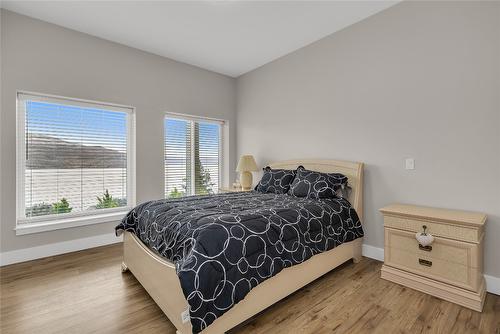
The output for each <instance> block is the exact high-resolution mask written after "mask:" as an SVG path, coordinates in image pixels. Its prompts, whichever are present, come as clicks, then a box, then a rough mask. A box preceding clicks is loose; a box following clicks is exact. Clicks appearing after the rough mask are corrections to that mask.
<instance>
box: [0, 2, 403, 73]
mask: <svg viewBox="0 0 500 334" xmlns="http://www.w3.org/2000/svg"><path fill="white" fill-rule="evenodd" d="M397 2H399V1H373V0H372V1H354V0H350V1H3V2H1V4H2V7H3V8H5V9H8V10H11V11H14V12H17V13H20V14H24V15H28V16H31V17H34V18H38V19H40V20H43V21H47V22H51V23H55V24H58V25H61V26H63V27H67V28H70V29H74V30H77V31H81V32H84V33H87V34H90V35H94V36H97V37H101V38H104V39H107V40H110V41H114V42H118V43H121V44H125V45H128V46H131V47H134V48H137V49H141V50H144V51H148V52H151V53H154V54H157V55H160V56H164V57H168V58H172V59H175V60H178V61H181V62H185V63H188V64H192V65H195V66H199V67H202V68H205V69H208V70H212V71H215V72H219V73H222V74H226V75H229V76H232V77H237V76H239V75H241V74H243V73H246V72H248V71H251V70H253V69H255V68H257V67H259V66H261V65H264V64H266V63H268V62H270V61H272V60H274V59H276V58H279V57H281V56H283V55H285V54H288V53H290V52H292V51H294V50H297V49H299V48H301V47H303V46H305V45H307V44H310V43H312V42H314V41H316V40H318V39H321V38H322V37H325V36H327V35H329V34H331V33H334V32H335V31H338V30H340V29H342V28H345V27H346V26H349V25H351V24H353V23H355V22H358V21H361V20H363V19H365V18H366V17H368V16H370V15H373V14H375V13H377V12H379V11H381V10H384V9H386V8H388V7H390V6H392V5H394V4H396V3H397Z"/></svg>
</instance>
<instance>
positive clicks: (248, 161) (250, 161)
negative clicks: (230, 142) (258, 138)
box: [236, 155, 259, 172]
mask: <svg viewBox="0 0 500 334" xmlns="http://www.w3.org/2000/svg"><path fill="white" fill-rule="evenodd" d="M258 170H259V169H258V168H257V164H256V163H255V159H254V158H253V155H242V156H241V158H240V161H239V162H238V167H236V171H237V172H256V171H258Z"/></svg>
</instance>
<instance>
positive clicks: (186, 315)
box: [181, 309, 190, 324]
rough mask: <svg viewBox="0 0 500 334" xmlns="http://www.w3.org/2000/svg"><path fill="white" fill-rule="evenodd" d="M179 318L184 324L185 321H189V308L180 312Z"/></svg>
mask: <svg viewBox="0 0 500 334" xmlns="http://www.w3.org/2000/svg"><path fill="white" fill-rule="evenodd" d="M181 320H182V323H183V324H185V323H186V322H189V320H190V318H189V309H187V310H185V311H184V312H182V313H181Z"/></svg>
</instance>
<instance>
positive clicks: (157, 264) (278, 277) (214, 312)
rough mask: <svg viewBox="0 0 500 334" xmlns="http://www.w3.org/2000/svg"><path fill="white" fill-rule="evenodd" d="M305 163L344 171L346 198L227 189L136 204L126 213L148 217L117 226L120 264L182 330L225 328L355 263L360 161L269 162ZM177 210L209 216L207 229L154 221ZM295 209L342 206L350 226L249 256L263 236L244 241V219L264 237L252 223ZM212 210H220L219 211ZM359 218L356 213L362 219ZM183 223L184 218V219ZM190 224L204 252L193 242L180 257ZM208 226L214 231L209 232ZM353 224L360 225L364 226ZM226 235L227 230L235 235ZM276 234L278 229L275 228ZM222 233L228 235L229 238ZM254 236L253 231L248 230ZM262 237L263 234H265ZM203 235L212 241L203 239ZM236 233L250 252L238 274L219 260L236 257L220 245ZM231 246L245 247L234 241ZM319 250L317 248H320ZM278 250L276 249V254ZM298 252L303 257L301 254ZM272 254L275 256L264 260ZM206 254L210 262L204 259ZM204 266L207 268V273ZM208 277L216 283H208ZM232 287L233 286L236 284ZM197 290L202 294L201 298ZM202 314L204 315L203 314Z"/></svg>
mask: <svg viewBox="0 0 500 334" xmlns="http://www.w3.org/2000/svg"><path fill="white" fill-rule="evenodd" d="M300 165H302V166H304V167H305V168H306V169H309V170H313V171H319V172H327V173H332V172H338V173H342V174H344V175H346V176H347V177H348V178H349V186H350V189H351V191H350V193H349V197H348V201H345V200H342V199H339V200H336V201H329V200H328V201H320V202H321V203H319V202H318V201H316V202H312V201H311V200H306V199H291V198H290V197H292V196H289V195H272V194H264V195H263V194H257V193H230V194H223V195H216V196H214V197H213V198H211V197H207V196H205V197H199V198H197V197H193V198H189V199H180V200H173V201H167V202H165V201H156V202H150V203H148V204H145V205H142V206H138V209H137V211H136V212H135V211H133V212H131V213H129V216H132V217H134V218H136V217H135V216H134V215H137V216H139V215H143V216H144V215H150V216H147V217H148V219H147V221H148V228H147V229H146V228H142V230H141V228H140V226H136V227H133V226H127V222H126V220H125V219H124V223H123V224H124V225H122V226H121V227H120V229H121V230H124V231H125V232H124V260H123V264H122V271H123V272H125V271H128V270H130V271H131V272H132V273H133V274H134V276H135V277H136V278H137V280H138V281H139V282H140V283H141V284H142V286H143V287H144V288H145V289H146V291H147V292H148V293H149V295H150V296H151V297H152V298H153V300H155V302H156V303H157V304H158V306H159V307H160V308H161V309H162V311H163V312H164V313H165V314H166V315H167V317H168V318H169V320H170V321H171V322H172V323H173V324H174V326H175V327H176V328H177V333H179V334H189V333H198V332H201V333H204V334H211V333H218V334H220V333H224V332H226V331H228V330H229V329H231V328H233V327H235V326H236V325H238V324H240V323H242V322H243V321H245V320H247V319H249V318H250V317H252V316H253V315H255V314H257V313H259V312H261V311H262V310H264V309H266V308H267V307H269V306H271V305H272V304H274V303H276V302H277V301H279V300H281V299H283V298H285V297H286V296H288V295H289V294H291V293H293V292H294V291H296V290H298V289H300V288H301V287H303V286H305V285H307V284H308V283H310V282H312V281H313V280H315V279H317V278H318V277H320V276H322V275H324V274H325V273H327V272H329V271H330V270H332V269H333V268H335V267H337V266H339V265H340V264H342V263H344V262H346V261H348V260H350V259H353V261H354V262H355V263H357V262H358V261H359V260H360V258H361V245H362V237H361V236H362V229H361V226H360V222H361V221H362V218H363V204H362V195H363V164H362V163H358V162H347V161H337V160H294V161H284V162H277V163H273V164H270V167H272V168H273V169H296V168H297V167H298V166H300ZM317 202H318V203H317ZM166 205H170V206H171V207H170V208H167V209H168V210H167V209H165V206H166ZM318 207H320V208H318ZM187 208H190V211H189V212H187ZM134 210H135V209H134ZM162 210H163V211H162ZM176 210H177V211H176ZM238 210H241V211H240V212H241V215H239V214H238V215H231V214H230V213H232V212H239V211H238ZM318 210H319V211H318ZM172 212H177V214H178V215H179V217H184V219H186V217H185V216H186V215H188V214H189V216H188V218H189V219H191V218H193V217H194V218H196V219H193V221H198V220H199V221H205V224H204V225H203V226H202V228H200V226H193V227H192V229H191V230H189V229H188V230H187V232H183V233H179V231H183V230H182V229H179V228H178V227H176V228H175V229H173V230H175V233H173V232H170V230H165V229H164V226H163V225H161V224H159V223H157V221H156V220H158V221H159V220H160V218H161V217H164V216H165V215H172ZM294 212H301V215H307V216H314V215H316V214H318V215H323V216H328V213H329V212H332V213H337V212H340V213H341V214H343V215H344V216H345V217H344V218H343V219H342V220H343V222H342V224H345V222H347V225H349V226H350V227H349V228H345V227H339V228H336V229H331V231H329V232H328V235H329V236H330V237H328V238H323V239H319V237H318V235H320V234H313V233H311V234H309V232H307V235H306V236H305V237H304V235H302V234H301V233H298V234H297V235H298V237H300V238H305V239H303V240H301V242H299V243H297V242H293V241H290V242H291V243H290V244H289V245H286V240H285V239H283V240H285V241H283V242H282V244H283V245H285V246H284V247H285V248H286V250H287V252H285V251H283V247H281V249H280V248H278V247H276V249H274V248H273V247H267V248H266V247H265V246H263V247H261V248H258V247H257V248H258V250H257V251H256V253H255V254H256V255H255V256H254V257H252V256H253V254H254V253H250V252H251V251H252V250H251V248H252V247H253V248H256V246H255V245H258V244H259V243H260V242H262V240H259V238H255V239H256V242H253V243H250V242H248V244H247V243H246V241H247V240H250V238H248V237H247V236H244V235H241V236H239V234H240V233H241V232H240V226H243V225H241V224H248V225H244V226H245V228H248V229H251V230H252V232H255V233H254V234H255V235H254V236H264V234H263V233H266V234H265V235H266V238H264V239H265V240H267V239H269V238H271V239H272V238H273V237H269V233H270V232H269V231H266V232H264V231H258V230H256V231H253V229H257V228H258V226H260V225H262V224H260V225H259V224H254V221H255V222H257V223H258V222H259V220H258V219H261V220H262V219H264V218H265V219H267V226H271V225H272V226H283V225H282V224H281V223H280V222H271V219H273V220H274V219H278V220H280V219H284V220H285V221H288V222H289V221H291V220H293V219H294V216H293V213H294ZM325 212H326V213H325ZM342 212H344V213H342ZM353 212H354V213H353ZM214 213H218V214H217V215H215V214H214ZM228 213H229V214H228ZM356 214H357V215H356ZM183 215H184V216H183ZM350 215H353V216H355V217H356V219H351V218H350ZM333 216H335V214H333ZM213 217H215V218H213ZM234 217H242V218H241V219H243V218H244V217H251V218H252V220H248V221H245V222H240V221H238V222H236V221H230V220H231V219H234ZM358 217H359V219H357V218H358ZM174 218H175V219H172V217H170V218H169V219H170V221H175V222H177V220H179V221H180V218H179V219H177V216H175V217H174ZM207 219H212V220H213V219H215V220H216V221H215V223H214V221H210V224H207V223H206V220H207ZM322 219H323V218H322ZM132 220H133V219H132ZM316 220H317V219H315V220H314V221H316ZM311 221H312V220H311ZM221 222H223V223H221ZM228 224H229V225H228ZM174 225H175V224H174ZM185 225H186V224H180V225H179V226H185ZM187 225H189V224H187ZM264 225H265V224H264ZM351 225H352V226H351ZM355 225H359V226H355ZM207 226H208V227H207ZM228 226H229V227H228ZM339 226H340V225H339ZM342 226H344V225H342ZM171 227H172V224H170V227H169V228H171ZM155 229H156V230H161V231H162V232H163V233H162V234H161V237H160V238H159V237H158V236H157V234H156V233H151V230H155ZM297 229H300V228H297ZM297 229H296V230H297ZM309 229H310V230H311V231H312V230H314V231H316V230H318V229H320V230H322V231H323V232H324V231H327V229H326V228H324V226H319V227H318V228H312V227H311V226H309V225H308V229H307V231H309ZM192 230H196V231H203V234H202V235H198V237H197V241H198V242H199V244H197V245H196V247H198V248H199V249H200V250H201V251H202V252H203V254H201V255H200V254H199V253H200V252H199V251H198V249H196V248H195V251H194V252H195V253H197V254H196V256H194V257H192V258H190V260H186V261H183V260H182V259H184V258H189V256H186V249H188V250H190V254H192V253H193V251H191V250H192V248H193V247H186V246H185V245H186V244H188V245H189V243H190V242H192V239H193V238H192V237H191V234H189V233H192V232H190V231H192ZM233 230H234V231H233ZM207 231H208V232H210V234H207V233H208V232H207ZM290 231H292V230H290ZM353 231H361V233H359V232H353ZM285 232H286V231H284V230H283V228H282V230H281V234H280V235H282V236H284V235H285ZM323 232H322V233H323ZM288 233H290V232H288ZM293 233H296V232H293ZM325 233H326V232H325ZM185 235H187V237H185ZM226 235H230V237H227V236H226ZM272 235H276V233H274V234H272ZM224 236H226V239H225V238H224ZM254 236H252V235H251V236H250V237H254ZM203 238H205V239H203ZM283 238H284V237H283ZM159 239H161V240H159ZM260 239H263V237H262V238H260ZM173 240H181V242H176V243H175V245H174V243H173ZM200 240H201V241H203V240H205V241H209V242H205V244H202V243H201V242H200ZM211 240H213V242H212V243H213V245H211V243H210V241H211ZM238 240H240V241H241V240H244V241H245V246H244V247H246V248H244V250H243V252H244V254H247V253H248V254H250V255H252V256H250V255H248V256H247V255H244V257H245V258H246V259H245V261H244V262H245V263H243V265H242V266H240V261H238V263H236V261H237V258H238V257H236V258H235V259H234V261H235V262H234V264H235V267H238V268H239V269H238V270H236V273H233V271H229V270H227V268H228V267H227V266H226V267H225V268H226V269H225V268H224V266H222V265H221V264H220V263H221V262H222V261H224V262H229V263H232V262H231V261H232V260H231V258H230V257H231V256H232V255H231V254H232V252H233V251H232V252H226V251H225V252H219V249H222V248H224V249H229V248H231V247H232V246H231V243H233V242H238ZM176 244H183V245H184V246H183V247H180V248H179V247H177V246H176ZM252 244H253V246H252ZM302 244H304V245H311V247H303V249H302V248H301V249H299V248H298V247H302ZM200 245H201V246H200ZM217 245H219V248H217V247H218V246H217ZM276 245H278V243H276ZM210 248H215V249H210ZM232 249H240V248H238V247H237V246H235V247H232ZM259 249H260V250H262V249H264V253H259ZM288 249H293V251H290V252H288ZM311 249H312V251H311ZM314 249H319V251H315V250H314ZM273 251H274V253H272V252H273ZM245 252H246V253H245ZM278 253H279V254H285V255H286V256H288V257H286V256H285V255H283V256H282V257H283V259H284V260H279V261H275V259H277V258H279V257H280V256H277V255H278ZM297 257H299V258H298V259H297ZM267 259H271V260H269V261H270V262H268V263H267V264H266V262H265V261H266V260H267ZM240 260H241V259H240ZM203 261H206V265H205V262H203ZM252 261H254V262H253V263H252ZM186 268H187V269H186ZM201 268H203V269H201ZM207 270H209V271H207ZM201 271H203V272H205V271H207V272H206V273H204V274H203V276H202V275H201ZM226 271H227V272H226ZM193 272H194V273H195V274H193ZM247 272H248V275H250V272H252V273H253V274H252V275H253V276H252V275H250V276H248V277H247V276H245V275H246V274H247ZM244 274H245V275H244ZM218 275H219V276H220V277H222V276H223V277H224V279H220V277H219V276H218ZM235 275H240V276H241V277H240V276H235ZM200 277H203V279H200ZM211 280H213V281H214V282H210V281H211ZM226 282H227V283H226ZM242 282H243V283H244V284H243V285H245V286H246V285H248V288H247V289H246V290H245V289H243V290H242V289H241V288H240V287H238V288H236V285H237V284H241V283H242ZM210 284H212V287H215V290H214V292H213V296H214V298H212V299H211V300H205V299H206V297H205V296H206V295H207V293H208V292H207V293H205V291H207V287H209V286H210ZM227 287H232V289H229V288H227ZM226 290H227V291H226ZM210 291H211V290H210ZM210 291H209V292H210ZM241 291H243V292H241ZM224 294H226V295H227V296H225V297H224V298H222V297H221V296H222V295H224ZM200 295H201V296H203V298H201V297H199V296H200ZM228 300H230V301H228ZM188 301H189V302H188ZM190 307H191V309H190ZM197 312H198V313H197ZM199 314H203V315H204V316H203V317H200V316H199ZM190 316H191V318H190Z"/></svg>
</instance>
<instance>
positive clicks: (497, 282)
mask: <svg viewBox="0 0 500 334" xmlns="http://www.w3.org/2000/svg"><path fill="white" fill-rule="evenodd" d="M484 279H485V280H486V291H488V292H491V293H494V294H495V295H499V296H500V277H495V276H490V275H484Z"/></svg>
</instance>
